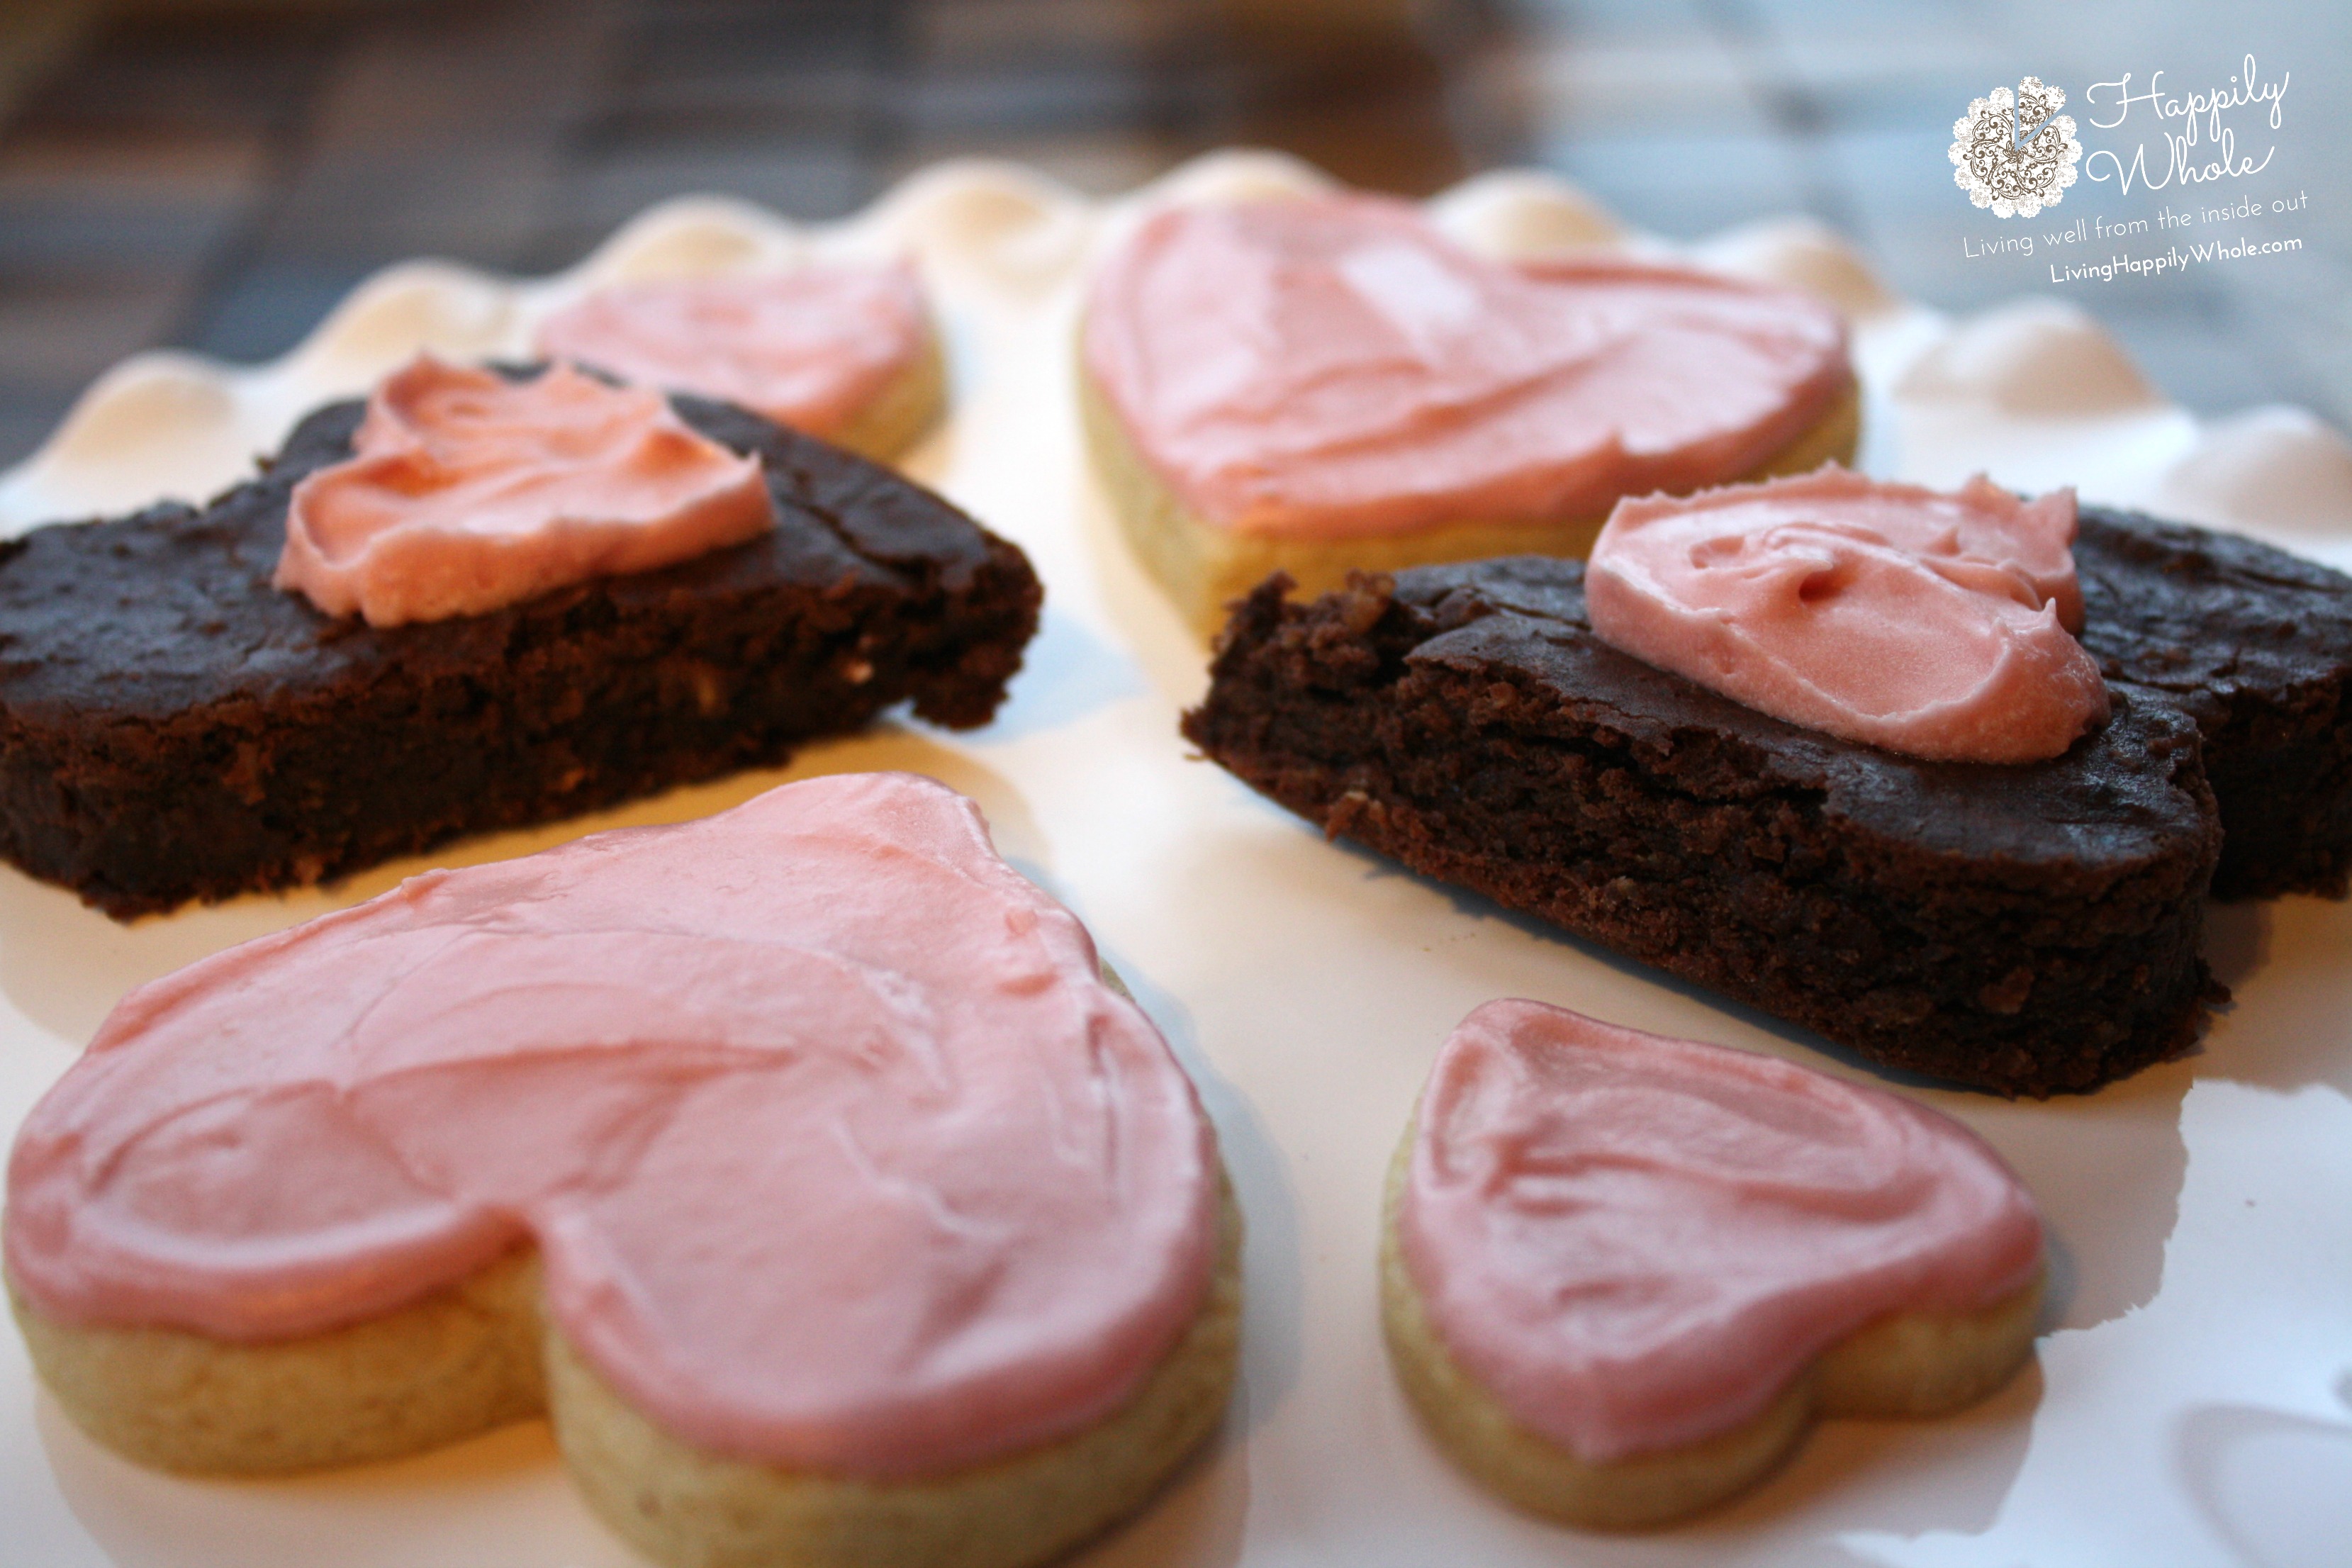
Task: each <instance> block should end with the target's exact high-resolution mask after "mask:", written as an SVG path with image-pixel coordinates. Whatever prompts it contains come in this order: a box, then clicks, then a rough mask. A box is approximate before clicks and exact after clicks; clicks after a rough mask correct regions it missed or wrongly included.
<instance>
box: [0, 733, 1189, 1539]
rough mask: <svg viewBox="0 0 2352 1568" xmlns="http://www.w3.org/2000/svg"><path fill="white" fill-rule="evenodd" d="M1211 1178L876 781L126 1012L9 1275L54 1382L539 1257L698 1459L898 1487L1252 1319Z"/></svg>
mask: <svg viewBox="0 0 2352 1568" xmlns="http://www.w3.org/2000/svg"><path fill="white" fill-rule="evenodd" d="M1220 1180H1221V1178H1220V1174H1219V1166H1218V1162H1217V1156H1216V1150H1215V1145H1214V1141H1213V1135H1212V1133H1211V1131H1210V1130H1209V1127H1208V1124H1207V1123H1206V1121H1204V1119H1203V1118H1202V1113H1201V1110H1200V1106H1199V1104H1198V1102H1197V1100H1196V1099H1195V1097H1194V1095H1193V1092H1192V1086H1191V1084H1190V1083H1189V1081H1188V1080H1187V1079H1186V1078H1185V1077H1184V1075H1183V1073H1182V1072H1181V1069H1180V1068H1178V1067H1177V1065H1176V1063H1175V1062H1174V1060H1173V1059H1172V1058H1171V1056H1170V1054H1169V1051H1168V1048H1167V1047H1166V1045H1165V1044H1164V1042H1162V1041H1161V1039H1160V1037H1159V1035H1158V1034H1157V1032H1156V1031H1154V1029H1153V1028H1152V1026H1151V1025H1150V1022H1149V1021H1148V1020H1146V1019H1145V1017H1144V1016H1143V1015H1142V1014H1141V1013H1140V1012H1139V1010H1138V1009H1137V1008H1136V1007H1135V1005H1133V1004H1132V1003H1131V1002H1129V1001H1128V1000H1127V999H1126V998H1125V997H1124V996H1122V995H1120V994H1118V993H1117V992H1115V991H1114V990H1112V989H1111V988H1109V987H1108V986H1107V985H1106V984H1104V983H1103V981H1102V980H1101V978H1100V977H1099V975H1098V973H1097V962H1096V957H1095V952H1094V948H1093V944H1092V943H1091V942H1090V941H1089V940H1088V938H1087V934H1086V931H1084V929H1083V928H1082V927H1081V926H1080V925H1079V924H1078V922H1077V921H1076V919H1074V918H1073V917H1072V916H1071V915H1070V914H1069V913H1068V912H1067V911H1066V910H1063V909H1062V908H1061V907H1060V906H1058V905H1057V904H1055V902H1054V901H1053V900H1050V899H1048V898H1046V897H1045V895H1044V894H1043V893H1042V892H1040V891H1039V890H1038V889H1036V888H1035V887H1034V886H1033V885H1031V884H1030V883H1029V882H1028V881H1026V880H1025V879H1023V878H1022V877H1021V876H1019V875H1018V874H1017V873H1015V872H1014V871H1013V870H1012V869H1011V868H1008V867H1007V866H1005V865H1004V863H1003V861H1002V860H1000V859H998V858H997V857H996V856H995V854H994V853H993V851H992V849H991V847H990V846H989V843H988V839H987V835H986V829H985V826H983V824H982V821H981V819H980V816H979V814H978V812H977V810H976V809H975V808H974V807H973V806H972V805H971V803H970V802H969V801H966V800H964V799H962V798H961V797H960V796H958V795H954V794H952V793H951V792H950V791H948V790H946V789H944V788H942V787H940V785H938V784H932V783H930V782H929V781H928V780H925V779H921V778H918V777H915V776H913V775H909V774H864V775H845V776H839V777H831V778H823V779H816V780H812V781H809V782H807V783H803V784H789V785H786V786H784V787H782V788H780V789H776V790H772V791H771V792H769V793H768V794H766V795H761V796H760V797H758V798H756V799H754V800H752V801H751V802H750V803H748V804H746V805H742V806H740V807H738V808H736V809H735V810H733V811H730V812H728V813H725V814H724V815H721V816H716V817H712V818H709V819H708V820H705V821H699V822H692V823H686V824H682V825H679V826H667V827H652V828H636V829H625V830H621V831H617V832H612V833H604V834H599V835H596V836H593V837H588V838H584V839H582V840H580V841H578V842H576V843H573V844H570V845H566V846H564V847H560V848H556V849H551V850H549V851H547V852H545V853H542V854H539V855H534V856H531V857H529V858H524V859H520V860H515V861H511V862H507V863H502V864H494V865H488V866H480V867H475V868H468V869H464V870H456V871H436V872H431V873H428V874H426V875H425V876H421V877H417V878H414V879H410V880H409V881H407V882H404V883H403V884H402V885H401V886H400V887H399V888H398V889H395V890H394V891H393V892H390V893H387V894H385V895H383V897H381V898H378V899H375V900H372V901H370V902H368V903H366V904H362V905H361V906H359V907H358V908H356V909H352V910H345V911H343V912H341V913H338V914H332V915H328V916H326V917H323V918H321V919H320V920H316V921H311V922H310V923H308V924H306V925H303V926H300V927H298V928H296V929H294V930H292V931H287V932H285V933H283V934H280V935H278V936H272V937H267V938H264V939H262V940H260V941H257V942H248V943H247V944H245V945H244V946H241V947H238V948H235V949H232V950H230V951H228V952H224V953H221V954H219V955H217V956H215V957H214V958H210V959H207V960H205V961H204V962H202V963H197V964H194V965H193V966H191V967H190V968H188V969H185V970H183V971H181V972H180V973H177V974H174V975H172V976H170V977H168V978H166V979H164V980H162V981H158V982H156V983H154V984H151V985H147V986H145V987H142V989H140V990H138V991H136V992H133V993H132V994H131V995H130V996H128V997H127V998H125V999H124V1001H123V1002H122V1003H121V1005H120V1006H118V1007H117V1008H116V1010H115V1011H114V1013H113V1015H112V1016H110V1018H109V1019H108V1020H107V1022H106V1024H105V1026H104V1027H103V1028H102V1029H101V1030H100V1033H99V1036H98V1037H97V1038H96V1039H95V1040H94V1041H93V1042H92V1043H91V1046H90V1048H89V1053H88V1055H87V1056H85V1057H84V1058H82V1059H81V1060H80V1061H79V1063H77V1064H76V1065H75V1067H74V1068H72V1069H71V1070H69V1071H68V1073H67V1075H66V1077H65V1078H64V1079H63V1080H62V1081H61V1082H60V1083H59V1084H58V1087H57V1088H56V1089H54V1090H52V1091H51V1093H50V1094H49V1095H48V1096H47V1098H46V1099H45V1100H42V1101H41V1103H40V1104H39V1105H38V1106H37V1108H36V1109H35V1110H34V1111H33V1113H32V1115H31V1117H30V1118H29V1119H28V1120H27V1121H26V1124H25V1127H24V1130H23V1132H22V1133H21V1135H20V1136H19V1139H18V1141H17V1143H16V1150H15V1153H14V1155H13V1158H12V1160H11V1163H10V1165H9V1172H8V1206H7V1221H6V1230H5V1242H6V1260H7V1268H8V1274H9V1277H10V1279H11V1282H12V1284H13V1286H14V1289H16V1292H17V1293H18V1294H19V1295H20V1296H21V1298H22V1300H23V1302H24V1303H25V1305H26V1307H28V1308H29V1310H30V1312H29V1315H28V1319H27V1322H28V1332H32V1331H33V1330H34V1328H35V1327H36V1326H38V1327H39V1328H40V1329H41V1333H37V1334H35V1345H36V1350H37V1352H38V1351H39V1350H40V1349H41V1347H42V1344H43V1343H44V1339H43V1337H42V1335H43V1334H49V1335H52V1336H53V1335H54V1334H56V1333H57V1332H59V1331H75V1330H82V1329H89V1330H99V1331H105V1330H137V1329H141V1328H144V1327H154V1328H161V1329H165V1330H169V1331H175V1332H178V1333H181V1334H192V1335H194V1336H196V1337H197V1338H198V1339H199V1340H200V1341H202V1342H209V1343H216V1344H219V1345H223V1346H227V1347H237V1348H242V1347H247V1346H255V1347H265V1348H266V1347H268V1346H272V1345H282V1344H289V1343H291V1344H296V1345H300V1344H304V1343H314V1342H326V1341H327V1340H330V1339H331V1338H332V1336H333V1335H334V1334H336V1333H337V1332H339V1331H345V1330H346V1329H348V1328H349V1327H350V1326H352V1325H361V1326H364V1325H366V1324H368V1323H370V1322H379V1321H390V1320H391V1319H393V1318H394V1317H397V1316H398V1315H399V1314H401V1313H403V1312H404V1311H411V1310H421V1309H419V1306H418V1304H419V1303H421V1302H426V1301H429V1300H435V1299H436V1297H435V1293H436V1291H445V1290H446V1289H453V1288H457V1287H460V1286H462V1285H463V1284H464V1282H466V1281H467V1280H469V1279H477V1278H478V1277H480V1276H481V1275H482V1273H483V1271H484V1270H485V1269H486V1268H491V1267H492V1266H494V1264H495V1263H496V1260H498V1259H499V1258H501V1257H503V1256H506V1255H509V1254H510V1253H512V1252H513V1251H514V1249H516V1248H517V1247H520V1246H523V1245H525V1244H528V1245H529V1246H530V1247H535V1248H536V1251H537V1255H538V1258H539V1260H540V1266H541V1270H542V1272H543V1276H544V1302H545V1307H544V1310H545V1313H546V1316H547V1318H548V1321H549V1322H550V1325H551V1328H552V1330H553V1331H554V1338H555V1340H556V1341H557V1342H560V1344H561V1345H562V1348H563V1351H564V1353H565V1354H566V1355H568V1356H572V1357H576V1359H577V1360H578V1361H579V1362H580V1363H584V1365H585V1366H586V1367H587V1368H588V1369H590V1371H591V1372H592V1373H593V1375H594V1378H595V1379H596V1380H597V1381H598V1382H600V1383H601V1384H603V1385H604V1386H606V1387H608V1388H609V1389H610V1390H611V1391H612V1392H613V1393H614V1394H617V1395H618V1396H619V1399H620V1400H621V1401H622V1402H624V1403H625V1405H626V1406H628V1407H629V1408H630V1409H631V1410H633V1411H634V1412H635V1413H636V1414H637V1415H641V1416H642V1417H643V1418H644V1419H645V1420H646V1422H648V1423H649V1424H650V1426H651V1427H652V1428H653V1429H655V1430H656V1431H657V1432H658V1433H659V1434H662V1435H664V1440H665V1441H668V1440H675V1441H676V1442H677V1443H679V1444H683V1445H684V1446H685V1447H687V1448H688V1449H689V1450H691V1451H692V1452H693V1453H694V1454H697V1455H699V1456H702V1457H703V1461H708V1462H709V1463H722V1462H723V1463H740V1464H749V1465H752V1466H757V1467H764V1468H768V1469H780V1470H782V1471H786V1472H792V1473H794V1474H806V1475H815V1476H821V1477H828V1478H848V1479H855V1480H856V1481H859V1482H861V1483H867V1484H868V1489H869V1490H870V1489H871V1485H872V1484H884V1485H887V1484H888V1483H893V1482H900V1481H906V1482H909V1483H917V1482H919V1483H923V1484H925V1485H929V1484H930V1482H931V1480H932V1479H934V1478H939V1477H942V1476H952V1475H956V1474H959V1473H962V1472H967V1471H970V1470H971V1468H972V1467H979V1466H985V1467H998V1468H1001V1467H1003V1465H1005V1464H1008V1463H1012V1462H1013V1461H1014V1460H1017V1459H1018V1458H1019V1457H1021V1456H1024V1455H1028V1454H1037V1453H1046V1454H1050V1453H1052V1452H1054V1451H1055V1450H1054V1448H1053V1447H1052V1446H1053V1445H1055V1444H1058V1443H1066V1442H1070V1441H1075V1440H1076V1437H1077V1436H1083V1435H1084V1434H1087V1433H1088V1432H1090V1431H1094V1430H1097V1429H1099V1428H1100V1427H1101V1426H1102V1425H1103V1424H1104V1423H1106V1422H1107V1421H1110V1420H1112V1419H1113V1418H1115V1417H1118V1415H1120V1413H1122V1412H1123V1411H1125V1410H1127V1409H1129V1408H1130V1407H1131V1406H1132V1405H1135V1404H1136V1402H1137V1401H1138V1400H1139V1396H1140V1394H1141V1392H1142V1391H1145V1390H1146V1389H1147V1385H1151V1386H1157V1384H1154V1381H1153V1380H1154V1379H1155V1378H1157V1377H1159V1376H1160V1373H1162V1371H1163V1370H1164V1368H1165V1366H1166V1365H1167V1364H1168V1363H1169V1362H1170V1361H1171V1356H1172V1355H1173V1354H1174V1352H1175V1351H1176V1349H1177V1347H1179V1345H1180V1343H1190V1342H1191V1341H1190V1340H1189V1339H1188V1335H1192V1331H1193V1330H1194V1328H1195V1327H1196V1325H1197V1324H1198V1323H1199V1321H1201V1319H1202V1315H1203V1312H1204V1303H1205V1302H1207V1301H1208V1300H1209V1299H1210V1298H1211V1297H1213V1296H1214V1295H1216V1294H1217V1292H1216V1291H1215V1290H1213V1288H1212V1286H1213V1279H1214V1278H1216V1277H1217V1276H1218V1271H1219V1268H1220V1264H1219V1247H1220V1231H1221V1221H1220V1203H1221V1200H1220V1196H1219V1194H1220ZM35 1320H37V1325H36V1322H35ZM1228 1327H1230V1325H1228ZM43 1370H44V1372H45V1374H46V1373H48V1372H49V1371H50V1368H49V1367H48V1366H46V1365H45V1366H44V1369H43ZM1225 1370H1226V1371H1227V1372H1228V1373H1229V1371H1230V1361H1229V1360H1228V1361H1227V1363H1225ZM52 1381H53V1382H58V1381H59V1380H58V1379H56V1378H53V1379H52ZM60 1385H61V1386H62V1384H60ZM558 1392H559V1394H560V1392H561V1389H560V1387H559V1390H558ZM1222 1398H1223V1386H1222V1384H1219V1385H1218V1386H1217V1387H1216V1388H1215V1389H1214V1391H1213V1397H1211V1398H1210V1403H1209V1408H1208V1410H1207V1413H1206V1417H1205V1418H1206V1420H1207V1421H1208V1422H1209V1423H1211V1424H1213V1419H1214V1407H1215V1405H1216V1404H1218V1403H1221V1402H1222ZM1196 1403H1197V1400H1196ZM77 1414H79V1412H77ZM1163 1414H1164V1413H1163ZM1198 1414H1199V1413H1198V1412H1197V1411H1196V1412H1194V1413H1193V1415H1187V1416H1186V1417H1185V1420H1187V1421H1192V1422H1193V1435H1194V1436H1197V1435H1198V1432H1199V1431H1200V1430H1204V1429H1205V1427H1203V1426H1200V1425H1199V1423H1198V1421H1195V1420H1194V1415H1198ZM558 1422H559V1427H562V1426H563V1419H562V1411H561V1409H559V1411H558ZM1182 1424H1183V1423H1181V1422H1180V1423H1179V1425H1180V1426H1181V1425H1182ZM566 1446H567V1448H568V1449H569V1448H571V1447H572V1446H573V1445H572V1437H571V1436H570V1435H569V1434H568V1433H567V1436H566ZM1177 1457H1181V1454H1180V1455H1179V1456H1177ZM703 1461H698V1462H703ZM167 1462H168V1461H167ZM575 1462H577V1456H575ZM1015 1468H1017V1465H1016V1466H1015ZM985 1473H988V1474H994V1473H996V1471H995V1469H991V1470H989V1471H987V1472H985ZM1151 1479H1156V1477H1150V1478H1146V1479H1145V1481H1144V1483H1143V1484H1144V1486H1145V1489H1146V1490H1148V1488H1149V1484H1150V1480H1151ZM639 1480H642V1478H636V1479H633V1480H632V1481H630V1482H629V1483H628V1484H630V1485H635V1484H637V1481H639ZM645 1484H648V1485H650V1484H651V1483H649V1482H648V1483H645ZM1132 1500H1133V1499H1132V1498H1130V1499H1129V1504H1130V1505H1131V1503H1132ZM1022 1506H1023V1507H1024V1508H1031V1507H1034V1500H1032V1501H1030V1502H1024V1504H1023V1505H1022ZM608 1511H611V1510H608ZM1096 1522H1097V1523H1099V1521H1096ZM1063 1543H1065V1544H1066V1538H1064V1540H1063ZM656 1549H657V1550H664V1549H666V1548H664V1547H663V1546H662V1545H661V1543H659V1542H656ZM693 1550H699V1547H695V1548H683V1547H682V1548H677V1552H678V1554H681V1555H690V1554H691V1552H692V1551H693ZM917 1555H918V1556H919V1553H917ZM957 1560H958V1561H961V1560H962V1559H961V1558H958V1559H957ZM1013 1560H1017V1558H1016V1559H1013Z"/></svg>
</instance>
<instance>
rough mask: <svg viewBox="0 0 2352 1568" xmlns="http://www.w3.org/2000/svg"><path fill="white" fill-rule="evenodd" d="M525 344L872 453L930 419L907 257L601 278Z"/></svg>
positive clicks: (926, 330)
mask: <svg viewBox="0 0 2352 1568" xmlns="http://www.w3.org/2000/svg"><path fill="white" fill-rule="evenodd" d="M533 347H534V348H535V350H536V351H537V352H538V353H540V354H541V355H542V356H544V357H546V358H549V359H563V360H571V361H574V362H576V363H582V364H588V365H593V366H594V367H596V368H597V369H599V370H602V371H605V372H608V373H610V374H614V375H617V376H619V377H621V378H622V379H624V380H625V381H631V382H635V383H637V384H640V385H644V386H652V387H658V388H660V389H661V390H662V391H665V392H691V393H696V394H698V395H702V396H704V397H716V398H719V399H722V400H724V401H726V402H729V403H734V404H739V405H741V406H743V407H745V408H749V409H751V411H752V412H753V413H755V414H758V415H761V416H763V417H765V418H769V419H772V420H774V421H775V422H776V423H777V424H779V425H789V426H792V427H793V429H795V430H803V431H806V432H807V433H808V434H809V435H812V436H814V437H819V438H821V439H823V440H826V441H831V442H833V443H834V444H835V445H836V446H841V447H848V448H849V449H850V450H852V451H854V452H860V453H863V454H865V455H866V457H869V458H877V459H881V458H890V457H893V456H895V455H897V454H898V451H899V450H900V449H902V448H903V447H906V446H908V444H909V443H911V442H912V441H913V440H914V438H915V437H917V436H919V435H920V434H922V432H923V430H924V429H925V428H926V427H927V426H929V425H930V424H931V422H932V421H933V420H934V419H936V418H937V417H938V416H939V412H940V405H941V404H942V402H943V401H944V399H945V397H946V390H947V389H946V378H945V372H944V365H943V363H942V362H941V359H940V343H939V334H938V332H937V331H934V330H933V328H932V325H931V314H930V310H929V307H928V306H927V305H926V304H925V303H924V300H923V289H922V284H921V281H920V280H919V279H918V278H917V277H916V275H915V269H914V268H913V267H912V266H910V265H909V264H908V263H907V262H905V261H882V262H874V261H866V262H856V261H824V262H815V261H812V262H808V263H804V264H803V265H801V266H798V267H793V268H786V269H784V270H782V271H780V272H764V273H756V274H748V275H737V276H729V277H717V278H661V279H638V280H635V281H631V282H623V283H612V284H607V285H606V286H605V287H604V288H602V289H596V290H595V291H594V292H593V293H590V294H588V295H585V296H583V298H581V299H579V300H574V301H573V302H572V304H570V305H568V306H566V307H564V308H563V309H562V310H559V311H557V312H555V313H554V314H553V315H551V316H550V317H548V319H547V320H546V321H542V322H541V323H540V327H539V331H537V333H535V334H534V336H533Z"/></svg>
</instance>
